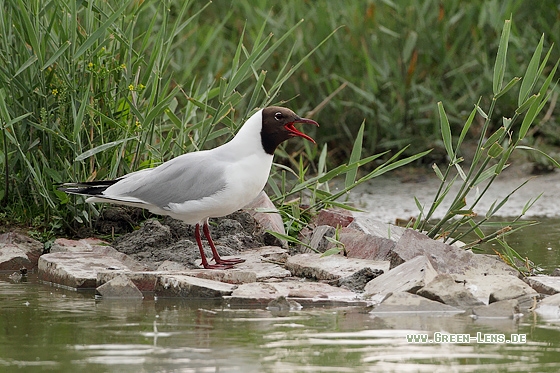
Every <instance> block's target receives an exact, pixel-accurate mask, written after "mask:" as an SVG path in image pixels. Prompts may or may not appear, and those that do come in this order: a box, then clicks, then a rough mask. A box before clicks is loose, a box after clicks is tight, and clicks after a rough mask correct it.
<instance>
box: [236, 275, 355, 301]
mask: <svg viewBox="0 0 560 373" xmlns="http://www.w3.org/2000/svg"><path fill="white" fill-rule="evenodd" d="M281 296H283V297H285V298H289V299H291V300H295V301H297V302H298V303H300V304H302V305H304V306H305V305H308V306H309V305H313V306H335V305H352V306H365V305H366V302H365V301H362V300H360V299H359V297H358V295H357V294H356V293H354V292H352V291H350V290H347V289H343V288H339V287H334V286H331V285H328V284H325V283H321V282H309V281H285V282H255V283H250V284H243V285H239V287H237V289H235V290H234V291H233V293H232V294H231V296H230V297H226V299H227V300H228V301H229V303H230V304H232V305H246V306H251V305H253V306H257V305H259V306H260V305H263V304H268V303H269V302H270V301H272V300H274V299H277V298H278V297H281Z"/></svg>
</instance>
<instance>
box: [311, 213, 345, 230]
mask: <svg viewBox="0 0 560 373" xmlns="http://www.w3.org/2000/svg"><path fill="white" fill-rule="evenodd" d="M353 221H354V215H352V212H350V211H348V210H344V209H340V208H328V209H323V210H321V211H319V213H318V214H317V216H315V218H314V219H313V224H314V225H315V226H317V227H319V226H322V225H327V226H330V227H333V228H340V227H347V226H348V225H349V224H350V223H352V222H353Z"/></svg>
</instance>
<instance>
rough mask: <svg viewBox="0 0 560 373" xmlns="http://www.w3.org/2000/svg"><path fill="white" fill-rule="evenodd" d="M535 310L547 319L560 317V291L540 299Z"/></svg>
mask: <svg viewBox="0 0 560 373" xmlns="http://www.w3.org/2000/svg"><path fill="white" fill-rule="evenodd" d="M535 312H536V313H537V314H538V315H539V316H542V317H543V318H545V319H547V320H551V319H552V320H559V319H560V293H557V294H554V295H551V296H549V297H546V298H544V299H543V300H542V301H540V302H539V303H538V305H537V307H536V308H535Z"/></svg>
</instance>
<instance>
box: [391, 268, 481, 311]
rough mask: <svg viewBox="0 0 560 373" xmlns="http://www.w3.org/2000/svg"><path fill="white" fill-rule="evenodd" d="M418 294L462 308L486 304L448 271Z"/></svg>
mask: <svg viewBox="0 0 560 373" xmlns="http://www.w3.org/2000/svg"><path fill="white" fill-rule="evenodd" d="M397 268H398V267H397ZM416 294H417V295H420V296H422V297H424V298H428V299H431V300H435V301H437V302H441V303H444V304H447V305H449V306H453V307H457V308H461V309H466V308H469V307H475V306H480V305H483V304H484V303H482V302H481V301H480V300H478V299H477V298H475V297H474V295H472V293H471V292H470V291H468V290H467V289H466V288H465V286H464V284H458V283H457V282H455V279H454V278H453V277H451V275H449V274H446V273H445V274H441V275H437V276H436V277H435V278H434V279H433V280H432V281H430V282H429V283H428V284H427V285H426V286H424V287H423V288H421V289H420V290H418V291H417V292H416Z"/></svg>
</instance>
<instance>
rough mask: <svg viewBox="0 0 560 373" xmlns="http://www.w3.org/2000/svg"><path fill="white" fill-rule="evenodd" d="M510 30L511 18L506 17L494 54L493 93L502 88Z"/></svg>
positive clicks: (495, 93)
mask: <svg viewBox="0 0 560 373" xmlns="http://www.w3.org/2000/svg"><path fill="white" fill-rule="evenodd" d="M510 31H511V19H507V20H506V21H505V22H504V27H503V29H502V36H501V37H500V44H499V45H498V54H497V55H496V63H495V64H494V76H493V78H492V91H493V93H494V95H497V94H498V93H499V92H500V91H501V90H502V83H503V81H504V73H505V71H506V57H507V49H508V41H509V34H510Z"/></svg>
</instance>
